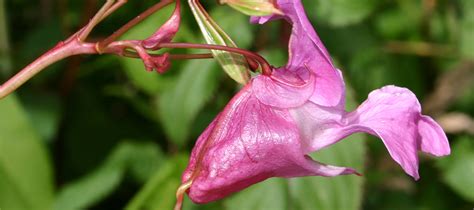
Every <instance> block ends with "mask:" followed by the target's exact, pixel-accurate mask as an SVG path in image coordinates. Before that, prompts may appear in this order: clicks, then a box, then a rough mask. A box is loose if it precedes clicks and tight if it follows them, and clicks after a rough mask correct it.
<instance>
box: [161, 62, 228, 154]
mask: <svg viewBox="0 0 474 210" xmlns="http://www.w3.org/2000/svg"><path fill="white" fill-rule="evenodd" d="M218 76H219V72H218V71H216V68H215V65H214V63H213V62H211V61H206V60H192V61H189V62H188V63H186V65H185V66H184V67H183V69H182V70H181V72H180V74H179V77H178V79H177V81H176V82H175V84H174V86H172V87H170V88H168V89H167V90H165V91H163V92H162V95H161V97H159V101H158V105H159V107H158V109H159V113H160V119H161V122H162V123H163V127H164V130H165V132H166V134H167V135H168V137H169V138H170V140H172V141H173V142H174V143H176V144H178V145H181V146H182V145H184V143H185V142H186V140H187V138H188V137H189V134H190V131H191V128H192V126H193V120H194V119H195V118H196V116H197V115H198V113H199V111H200V110H201V109H202V108H203V107H204V105H205V102H207V101H208V100H209V98H210V97H211V96H212V94H213V93H214V92H215V90H216V88H217V84H218V82H219V80H218Z"/></svg>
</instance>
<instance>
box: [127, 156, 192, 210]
mask: <svg viewBox="0 0 474 210" xmlns="http://www.w3.org/2000/svg"><path fill="white" fill-rule="evenodd" d="M186 163H187V157H186V156H176V157H174V158H172V159H169V160H168V161H166V162H165V163H164V164H163V165H162V166H161V167H160V168H159V169H158V170H157V171H156V173H155V174H154V175H153V177H152V178H151V179H150V180H149V181H148V182H147V183H146V184H145V186H144V187H143V188H142V189H141V190H140V192H138V194H136V196H135V197H134V198H133V199H132V200H131V201H130V202H129V204H128V205H127V206H126V207H125V209H126V210H154V209H173V206H174V204H175V201H176V199H175V192H176V189H178V187H179V185H180V184H181V173H182V171H183V170H184V169H185V168H186Z"/></svg>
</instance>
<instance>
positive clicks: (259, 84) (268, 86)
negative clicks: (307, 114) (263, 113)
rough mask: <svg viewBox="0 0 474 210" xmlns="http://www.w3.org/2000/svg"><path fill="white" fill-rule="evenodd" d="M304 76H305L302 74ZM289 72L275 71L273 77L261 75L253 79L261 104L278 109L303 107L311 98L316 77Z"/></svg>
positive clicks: (254, 88) (253, 85)
mask: <svg viewBox="0 0 474 210" xmlns="http://www.w3.org/2000/svg"><path fill="white" fill-rule="evenodd" d="M301 75H303V74H301ZM305 77H306V78H301V77H300V74H295V73H294V72H288V71H286V70H285V69H275V70H274V71H273V73H272V75H271V76H265V75H259V76H257V77H256V78H254V79H253V84H252V90H253V92H254V93H255V96H256V97H257V98H258V99H259V101H260V102H262V103H264V104H266V105H269V106H274V107H278V108H290V107H297V106H301V105H303V104H304V103H306V101H307V100H308V99H309V98H310V97H311V95H312V94H313V91H314V79H315V78H314V75H313V74H312V73H311V72H307V73H306V76H305Z"/></svg>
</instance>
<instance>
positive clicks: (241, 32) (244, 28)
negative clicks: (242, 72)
mask: <svg viewBox="0 0 474 210" xmlns="http://www.w3.org/2000/svg"><path fill="white" fill-rule="evenodd" d="M229 13H233V11H232V10H231V9H229V8H226V7H219V8H217V9H213V10H212V11H211V16H212V17H214V18H215V19H216V20H217V22H218V23H219V25H220V26H221V27H222V29H223V30H224V31H225V32H226V33H227V34H229V36H232V37H234V41H235V43H237V44H238V46H240V47H241V48H249V47H251V45H252V43H253V41H254V39H253V37H254V33H253V31H252V28H251V27H252V25H251V24H249V20H248V17H247V16H245V15H242V14H239V13H235V12H234V14H232V15H229Z"/></svg>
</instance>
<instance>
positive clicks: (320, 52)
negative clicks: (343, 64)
mask: <svg viewBox="0 0 474 210" xmlns="http://www.w3.org/2000/svg"><path fill="white" fill-rule="evenodd" d="M277 5H278V7H279V9H280V10H281V11H282V12H283V14H284V15H283V18H285V19H286V20H287V21H289V22H290V23H291V24H292V25H293V29H292V33H291V37H290V44H289V51H290V52H289V57H290V58H289V61H288V64H287V65H286V69H288V70H289V71H295V70H297V69H299V68H301V67H304V66H307V67H308V68H309V69H311V71H312V72H313V73H314V74H315V75H316V80H315V92H314V93H313V95H312V97H311V101H313V102H314V103H316V104H319V105H323V106H336V105H339V104H340V103H341V101H342V99H343V98H344V96H343V95H344V84H343V80H342V78H341V77H340V75H339V73H338V72H337V71H336V68H335V67H334V65H333V64H332V61H331V58H330V56H329V53H328V52H327V50H326V48H325V47H324V45H323V43H322V42H321V40H320V39H319V37H318V35H317V34H316V31H315V30H314V28H313V27H312V25H311V23H310V22H309V20H308V18H307V16H306V14H305V11H304V8H303V5H302V4H301V1H300V0H278V1H277ZM278 17H281V16H278V15H272V16H266V17H254V18H252V19H251V21H252V22H257V23H260V24H261V23H265V22H267V21H269V20H273V19H277V18H278Z"/></svg>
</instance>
